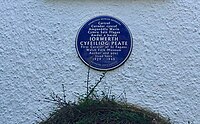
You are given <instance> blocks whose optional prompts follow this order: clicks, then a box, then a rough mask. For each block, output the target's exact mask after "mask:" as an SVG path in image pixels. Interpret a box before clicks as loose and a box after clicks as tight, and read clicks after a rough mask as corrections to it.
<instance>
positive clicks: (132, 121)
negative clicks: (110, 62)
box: [39, 71, 170, 124]
mask: <svg viewBox="0 0 200 124" xmlns="http://www.w3.org/2000/svg"><path fill="white" fill-rule="evenodd" d="M105 74H106V72H105V73H103V74H102V75H101V77H100V79H99V81H97V83H96V84H95V85H94V86H92V87H89V85H88V84H89V71H88V76H87V93H86V94H85V95H82V96H80V97H79V100H78V102H74V103H72V102H67V101H66V95H65V89H64V85H63V96H62V97H59V96H58V95H56V94H55V93H53V94H51V95H50V97H48V98H46V99H45V100H46V101H47V102H54V103H56V104H57V106H58V107H57V109H55V110H54V112H52V113H51V114H50V116H49V117H48V118H47V119H45V120H42V121H41V122H39V124H170V122H169V121H168V120H166V119H165V118H163V117H162V116H160V115H159V114H155V113H153V112H150V111H148V110H145V109H142V108H140V107H137V106H135V105H131V104H128V103H126V102H123V101H118V100H117V99H116V97H115V96H114V95H112V94H106V93H104V92H102V94H101V95H98V94H97V92H96V90H95V89H96V87H97V86H98V85H99V83H100V82H101V80H102V79H103V78H104V76H105Z"/></svg>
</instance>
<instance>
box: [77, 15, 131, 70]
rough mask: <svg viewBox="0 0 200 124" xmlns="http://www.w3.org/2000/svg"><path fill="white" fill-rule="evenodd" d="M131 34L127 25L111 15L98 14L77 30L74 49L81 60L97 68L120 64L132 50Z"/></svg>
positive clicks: (105, 68) (114, 66)
mask: <svg viewBox="0 0 200 124" xmlns="http://www.w3.org/2000/svg"><path fill="white" fill-rule="evenodd" d="M132 45H133V43H132V36H131V33H130V31H129V29H128V28H127V26H126V25H125V24H124V23H123V22H121V21H120V20H119V19H116V18H114V17H111V16H98V17H95V18H93V19H91V20H89V21H88V22H87V23H86V24H85V25H83V27H81V29H80V30H79V32H78V34H77V37H76V50H77V53H78V55H79V57H80V58H81V60H82V61H83V62H84V63H85V64H86V65H88V66H90V67H91V68H94V69H97V70H111V69H115V68H117V67H119V66H120V65H122V64H123V63H124V62H125V61H126V60H127V58H128V57H129V55H130V53H131V51H132Z"/></svg>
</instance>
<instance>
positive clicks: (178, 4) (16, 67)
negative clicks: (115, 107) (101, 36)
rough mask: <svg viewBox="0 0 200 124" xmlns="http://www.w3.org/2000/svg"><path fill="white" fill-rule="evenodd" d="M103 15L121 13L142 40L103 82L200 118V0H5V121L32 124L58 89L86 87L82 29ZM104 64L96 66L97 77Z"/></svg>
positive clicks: (0, 38)
mask: <svg viewBox="0 0 200 124" xmlns="http://www.w3.org/2000/svg"><path fill="white" fill-rule="evenodd" d="M98 15H111V16H114V17H117V18H119V19H121V20H122V21H123V22H124V23H126V24H127V25H128V27H129V28H130V30H131V32H132V35H133V40H134V48H133V52H132V54H131V56H130V58H129V59H128V61H127V62H126V63H125V64H124V65H123V66H121V67H119V68H117V69H115V70H113V71H110V72H108V74H107V75H106V78H105V79H104V80H103V82H102V84H101V86H100V87H104V86H112V91H113V93H115V94H117V95H119V94H121V93H122V92H123V90H125V91H126V93H127V98H128V101H129V102H131V103H135V104H138V105H140V106H143V107H146V108H148V109H151V110H154V111H156V112H159V113H162V115H164V116H166V117H170V118H171V120H172V122H174V123H175V124H186V123H187V122H188V121H190V122H193V123H194V124H199V122H200V28H199V27H200V1H199V0H0V107H1V108H0V124H31V123H34V122H35V120H38V119H37V118H36V115H35V114H34V113H35V112H36V113H38V114H40V112H38V111H37V110H42V113H45V114H48V112H49V111H50V110H51V108H49V107H50V106H52V105H51V104H47V103H44V102H38V101H37V100H41V99H44V97H45V95H47V96H48V95H49V94H50V93H51V92H52V91H55V92H56V93H60V94H61V89H62V86H61V84H62V83H63V84H65V86H66V89H67V91H68V93H67V95H68V99H69V100H74V99H76V97H75V95H74V94H75V93H74V92H79V93H84V91H85V87H84V86H85V83H84V80H85V79H86V75H87V67H86V66H85V65H84V64H83V63H82V62H81V60H80V59H79V58H78V56H77V54H76V50H75V37H76V34H77V31H78V29H79V28H80V27H81V26H82V25H83V24H84V23H85V22H86V21H87V20H88V19H91V18H93V17H95V16H98ZM99 74H101V72H98V71H95V70H92V71H91V77H94V78H92V81H95V79H97V78H98V75H99Z"/></svg>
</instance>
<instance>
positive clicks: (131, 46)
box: [75, 15, 133, 71]
mask: <svg viewBox="0 0 200 124" xmlns="http://www.w3.org/2000/svg"><path fill="white" fill-rule="evenodd" d="M100 17H111V18H113V19H117V20H119V21H120V22H121V23H122V24H123V25H124V26H125V27H126V28H127V30H128V33H129V35H130V39H131V45H130V50H129V52H128V54H127V56H126V57H125V58H124V60H123V61H122V62H120V63H119V64H118V65H116V66H114V67H111V68H106V69H102V68H97V67H94V66H92V65H90V64H89V63H88V62H86V61H85V60H84V59H83V58H82V57H81V55H80V53H79V50H78V44H77V43H78V36H79V34H80V31H81V29H82V28H83V27H84V26H85V25H86V24H87V23H88V22H89V21H91V20H93V19H95V18H100ZM75 48H76V52H77V53H78V57H79V58H80V59H81V61H82V62H83V63H84V64H85V65H87V66H88V67H89V68H92V69H95V70H98V71H111V70H114V69H116V68H118V67H120V66H122V65H123V64H124V63H125V62H126V61H127V60H128V58H129V57H130V55H131V53H132V50H133V36H132V33H131V31H130V29H129V28H128V26H127V25H126V24H125V23H124V22H123V21H122V20H121V19H119V18H116V17H113V16H110V15H99V16H95V17H93V18H91V19H88V20H87V21H86V22H85V23H84V24H83V25H82V26H81V27H80V28H79V29H78V32H77V34H76V38H75Z"/></svg>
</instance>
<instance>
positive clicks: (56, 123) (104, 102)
mask: <svg viewBox="0 0 200 124" xmlns="http://www.w3.org/2000/svg"><path fill="white" fill-rule="evenodd" d="M39 124H170V122H169V121H167V120H165V119H164V118H163V117H161V116H159V115H158V114H155V113H152V112H150V111H147V110H144V109H141V108H139V107H136V106H134V105H128V104H124V103H119V102H116V101H115V100H110V99H94V98H87V99H86V98H85V99H82V100H80V101H79V102H78V103H65V104H62V105H61V106H60V107H59V108H58V109H57V110H55V111H54V112H53V113H52V114H51V115H50V117H49V118H48V119H47V120H44V121H42V122H40V123H39Z"/></svg>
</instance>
